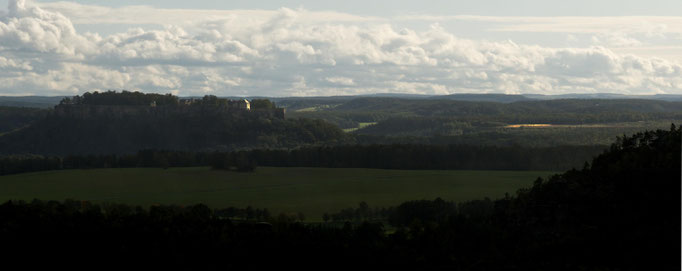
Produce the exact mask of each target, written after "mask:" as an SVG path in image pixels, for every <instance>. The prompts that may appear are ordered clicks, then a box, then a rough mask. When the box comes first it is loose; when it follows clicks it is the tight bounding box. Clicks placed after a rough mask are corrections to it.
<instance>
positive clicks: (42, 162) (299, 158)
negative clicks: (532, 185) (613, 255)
mask: <svg viewBox="0 0 682 271" xmlns="http://www.w3.org/2000/svg"><path fill="white" fill-rule="evenodd" d="M604 149H605V147H604V146H564V147H548V148H530V147H520V146H513V147H495V146H459V145H451V146H438V145H398V144H396V145H366V146H365V145H353V146H336V147H308V148H300V149H296V150H251V151H238V152H183V151H158V150H143V151H139V152H137V153H136V154H129V155H69V156H64V157H59V156H41V155H12V156H4V157H0V175H7V174H17V173H24V172H34V171H45V170H61V169H90V168H134V167H155V168H169V167H197V166H211V167H212V168H214V169H224V170H235V171H244V172H250V171H254V170H255V169H256V167H257V166H271V167H328V168H380V169H432V170H566V169H570V168H573V167H581V166H582V164H583V163H584V161H587V160H589V159H591V158H592V157H593V156H595V155H597V154H598V153H600V152H601V151H602V150H604Z"/></svg>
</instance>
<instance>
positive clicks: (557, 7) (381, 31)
mask: <svg viewBox="0 0 682 271" xmlns="http://www.w3.org/2000/svg"><path fill="white" fill-rule="evenodd" d="M123 89H125V90H131V91H142V92H154V93H173V94H176V95H181V96H189V95H192V96H195V95H198V96H201V95H208V94H210V95H217V96H274V97H282V96H329V95H358V94H374V93H413V94H430V95H440V94H454V93H507V94H523V93H533V94H567V93H620V94H682V1H679V0H660V1H657V0H649V1H633V0H602V1H598V0H590V1H585V0H574V1H549V0H522V1H512V0H479V1H453V0H447V1H446V0H435V1H428V0H422V1H397V0H393V1H387V0H374V1H367V0H364V1H359V0H344V1H322V0H317V1H312V0H298V1H293V0H289V1H255V0H251V1H201V0H194V1H177V0H165V1H149V0H148V1H129V0H121V1H102V0H87V1H86V0H81V1H29V0H0V95H2V96H20V95H44V96H45V95H77V94H82V93H84V92H87V91H105V90H123Z"/></svg>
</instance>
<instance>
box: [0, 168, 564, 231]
mask: <svg viewBox="0 0 682 271" xmlns="http://www.w3.org/2000/svg"><path fill="white" fill-rule="evenodd" d="M551 173H552V172H538V171H436V170H424V171H416V170H381V169H329V168H273V167H259V168H258V169H257V170H256V172H254V173H237V172H227V171H218V170H211V169H208V168H170V169H165V170H164V169H155V168H130V169H90V170H63V171H46V172H35V173H27V174H18V175H9V176H2V177H0V201H2V202H5V201H7V200H10V199H12V200H17V199H22V200H32V199H34V198H38V199H42V200H64V199H76V200H88V201H92V202H95V203H101V202H117V203H126V204H134V205H142V206H150V205H154V204H166V205H168V204H176V205H189V204H196V203H204V204H207V205H208V206H210V207H212V208H223V207H229V206H234V207H246V206H248V205H251V206H253V207H256V208H268V209H269V210H271V213H273V214H277V213H280V212H299V211H300V212H303V213H304V214H306V216H307V217H308V219H309V220H311V221H317V220H321V216H322V214H323V213H325V212H337V211H339V210H340V209H342V208H347V207H355V206H357V204H358V203H359V202H361V201H366V202H367V203H368V204H369V205H370V206H371V207H375V206H377V207H387V206H393V205H397V204H399V203H401V202H404V201H407V200H417V199H434V198H436V197H441V198H443V199H446V200H455V201H466V200H473V199H481V198H484V197H490V198H499V197H502V196H504V194H505V192H509V193H513V192H515V191H516V190H517V189H519V188H522V187H529V186H530V185H531V184H532V183H533V181H534V180H535V179H536V178H537V177H538V176H542V177H545V176H548V175H550V174H551Z"/></svg>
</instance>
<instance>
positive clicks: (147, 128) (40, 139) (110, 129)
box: [0, 91, 682, 156]
mask: <svg viewBox="0 0 682 271" xmlns="http://www.w3.org/2000/svg"><path fill="white" fill-rule="evenodd" d="M502 96H504V95H502ZM477 97H479V96H476V97H473V98H472V99H474V98H477ZM486 97H487V98H486V99H488V100H490V101H478V100H475V99H474V100H473V101H461V100H453V99H446V98H443V99H436V98H429V99H411V98H392V97H350V96H349V97H320V98H277V99H274V100H268V99H252V100H251V101H250V102H251V108H252V110H251V111H250V112H249V113H248V114H245V113H244V112H241V111H239V110H231V109H230V108H229V106H227V105H228V104H229V103H230V100H229V99H224V98H218V97H215V96H211V95H207V96H204V97H197V98H180V97H177V96H174V95H170V94H143V93H140V92H127V91H124V92H113V91H107V92H93V93H85V94H83V95H80V96H75V97H66V98H63V99H62V100H61V103H59V104H58V105H57V106H56V108H54V109H30V108H18V107H0V120H1V121H0V155H9V154H38V155H51V156H54V155H56V156H65V155H71V154H74V155H91V154H92V155H109V154H133V153H136V152H137V151H139V150H143V149H160V150H175V151H200V152H210V151H221V152H227V151H239V150H251V149H272V150H275V149H278V150H292V149H297V148H301V147H329V146H344V145H385V144H388V145H391V144H400V145H440V146H448V145H474V146H499V147H506V148H515V147H518V146H521V147H533V148H548V147H558V146H585V147H586V148H601V147H602V146H606V145H608V144H610V142H612V141H613V140H614V139H615V138H616V136H622V135H624V134H630V133H634V132H637V131H640V130H644V129H660V128H666V127H668V126H669V125H670V123H676V124H679V123H682V102H668V101H658V100H636V99H629V100H624V99H622V100H605V99H565V100H530V99H526V98H524V99H521V98H519V97H507V96H504V97H497V96H491V97H488V96H486ZM460 98H461V97H460ZM465 98H466V97H465ZM507 98H509V99H511V100H509V99H507ZM512 98H513V99H512ZM235 99H236V98H235ZM275 101H277V102H276V103H275ZM493 101H503V102H493ZM152 103H154V105H155V107H153V108H152V106H151V104H152ZM187 105H191V106H187ZM284 108H286V113H284ZM527 123H551V124H553V125H555V126H553V127H547V128H505V127H506V126H507V125H509V124H527ZM361 124H362V125H361ZM556 125H558V126H556ZM561 125H564V126H561ZM585 125H586V126H585ZM342 129H352V130H347V131H345V132H344V131H343V130H342ZM594 154H596V153H594Z"/></svg>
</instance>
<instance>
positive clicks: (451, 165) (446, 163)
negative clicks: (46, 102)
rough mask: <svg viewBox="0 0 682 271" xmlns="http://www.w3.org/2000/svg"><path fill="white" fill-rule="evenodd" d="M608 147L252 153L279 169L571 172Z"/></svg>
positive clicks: (372, 148) (420, 147)
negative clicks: (573, 168)
mask: <svg viewBox="0 0 682 271" xmlns="http://www.w3.org/2000/svg"><path fill="white" fill-rule="evenodd" d="M604 148H605V147H604V146H558V147H545V148H532V147H521V146H511V147H497V146H472V145H445V146H443V145H415V144H392V145H353V146H335V147H315V148H300V149H296V150H253V151H251V152H250V153H249V154H250V155H251V157H253V158H252V159H253V160H255V161H256V163H257V164H258V165H261V166H278V167H331V168H334V167H338V168H382V169H469V170H476V169H480V170H566V169H570V168H572V167H580V166H582V164H583V163H584V162H585V161H588V160H590V159H591V158H592V157H593V156H595V155H597V154H599V153H600V152H601V151H602V150H603V149H604Z"/></svg>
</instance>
